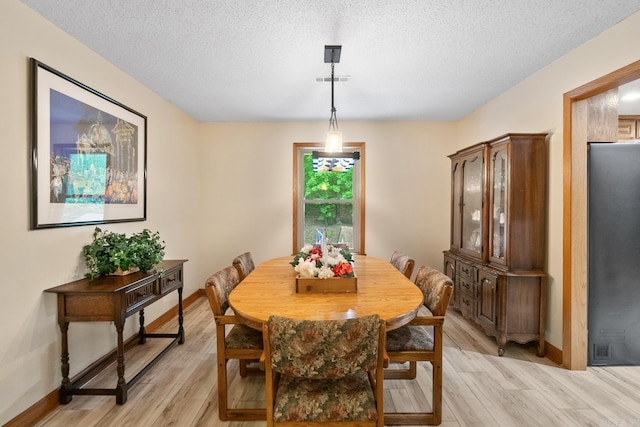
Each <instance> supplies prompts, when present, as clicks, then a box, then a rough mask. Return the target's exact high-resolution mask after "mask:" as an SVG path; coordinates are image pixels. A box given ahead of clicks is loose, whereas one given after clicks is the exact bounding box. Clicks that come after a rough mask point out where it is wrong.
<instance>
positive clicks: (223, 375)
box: [218, 354, 228, 421]
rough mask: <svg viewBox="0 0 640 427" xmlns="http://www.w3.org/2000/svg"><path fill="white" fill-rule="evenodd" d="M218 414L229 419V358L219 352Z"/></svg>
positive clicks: (221, 417)
mask: <svg viewBox="0 0 640 427" xmlns="http://www.w3.org/2000/svg"><path fill="white" fill-rule="evenodd" d="M218 416H219V417H220V421H227V420H228V418H227V359H225V358H224V357H223V356H221V355H220V354H218Z"/></svg>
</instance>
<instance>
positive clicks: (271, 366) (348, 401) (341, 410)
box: [263, 315, 386, 426]
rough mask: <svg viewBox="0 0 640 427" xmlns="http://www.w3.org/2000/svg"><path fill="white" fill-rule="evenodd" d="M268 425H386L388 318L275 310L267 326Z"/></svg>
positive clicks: (265, 345) (265, 326) (264, 333)
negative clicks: (314, 316)
mask: <svg viewBox="0 0 640 427" xmlns="http://www.w3.org/2000/svg"><path fill="white" fill-rule="evenodd" d="M263 337H264V358H263V361H264V366H265V375H266V406H267V426H274V425H279V424H280V423H285V424H286V423H296V424H295V425H305V426H306V425H315V424H324V425H347V426H349V425H350V426H356V425H358V426H382V425H383V422H384V416H383V391H382V387H383V375H384V374H383V370H384V365H385V360H386V358H385V351H384V341H385V324H384V321H382V320H381V319H380V317H379V316H377V315H372V316H366V317H361V318H355V319H346V320H317V321H314V320H295V319H288V318H284V317H278V316H271V317H270V318H269V320H268V321H267V322H266V323H265V325H264V327H263Z"/></svg>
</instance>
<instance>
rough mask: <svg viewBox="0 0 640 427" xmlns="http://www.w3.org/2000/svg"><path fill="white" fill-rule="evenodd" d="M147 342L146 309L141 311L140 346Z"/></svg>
mask: <svg viewBox="0 0 640 427" xmlns="http://www.w3.org/2000/svg"><path fill="white" fill-rule="evenodd" d="M146 342H147V331H145V329H144V309H143V310H140V330H139V331H138V344H144V343H146Z"/></svg>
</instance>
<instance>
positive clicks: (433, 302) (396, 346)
mask: <svg viewBox="0 0 640 427" xmlns="http://www.w3.org/2000/svg"><path fill="white" fill-rule="evenodd" d="M415 284H416V285H417V286H418V287H419V288H420V290H421V291H422V294H423V295H424V300H423V305H424V307H422V308H421V309H420V311H419V313H418V316H416V317H415V318H414V319H413V320H412V321H411V322H409V323H408V324H407V325H405V326H401V327H400V328H398V329H394V330H393V331H389V332H387V354H388V356H389V362H391V363H406V362H409V369H393V367H392V368H389V369H387V370H386V371H385V375H384V377H385V379H414V378H415V377H416V374H417V362H419V361H424V362H431V367H432V388H433V395H432V402H431V406H432V408H431V409H432V411H431V412H422V413H417V412H416V413H387V414H385V424H387V425H398V424H414V425H415V424H430V425H439V424H440V422H441V420H442V339H443V337H442V325H443V324H444V318H445V314H446V312H447V306H448V305H449V299H450V298H451V292H452V291H453V282H452V281H451V279H450V278H449V277H448V276H446V275H445V274H443V273H441V272H440V271H438V270H435V269H433V268H430V267H426V266H422V267H420V268H419V269H418V272H417V273H416V278H415ZM425 312H426V313H425ZM425 326H427V327H429V328H426V327H425Z"/></svg>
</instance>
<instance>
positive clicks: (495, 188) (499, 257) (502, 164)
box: [489, 146, 508, 263]
mask: <svg viewBox="0 0 640 427" xmlns="http://www.w3.org/2000/svg"><path fill="white" fill-rule="evenodd" d="M507 167H508V158H507V147H506V146H504V147H502V148H500V149H497V150H495V151H493V153H492V155H491V187H490V188H491V215H492V220H491V230H490V239H491V240H490V242H489V244H490V246H489V250H490V251H491V258H493V260H494V261H500V262H501V263H504V262H505V253H506V249H507V246H506V245H507V239H506V228H507V218H506V216H507V182H508V180H507V176H508V175H507V172H508V170H507Z"/></svg>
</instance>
